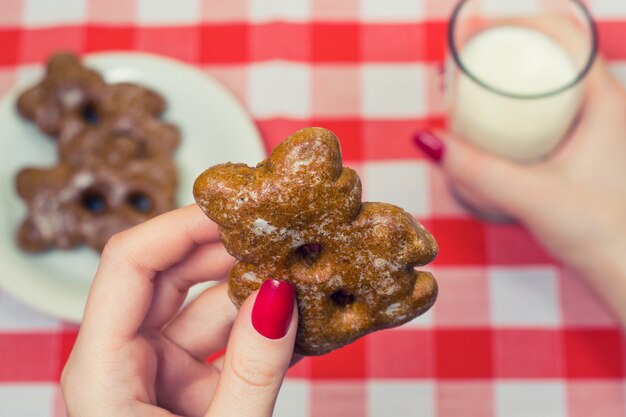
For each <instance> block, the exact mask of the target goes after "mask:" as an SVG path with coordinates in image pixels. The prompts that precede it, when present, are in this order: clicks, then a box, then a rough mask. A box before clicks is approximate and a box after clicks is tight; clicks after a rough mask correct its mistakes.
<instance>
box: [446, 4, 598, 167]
mask: <svg viewBox="0 0 626 417" xmlns="http://www.w3.org/2000/svg"><path fill="white" fill-rule="evenodd" d="M448 35H449V48H450V57H449V60H448V61H449V62H448V65H447V71H446V75H447V82H446V84H447V86H448V88H447V99H448V104H449V121H450V127H451V129H452V131H454V132H455V133H456V134H457V135H458V136H460V137H462V138H464V139H466V140H468V141H470V142H471V143H473V144H474V145H476V146H478V147H480V148H482V149H484V150H487V151H489V152H492V153H495V154H498V155H500V156H503V157H507V158H511V159H515V160H519V161H532V160H537V159H540V158H543V157H546V156H547V155H549V154H550V153H551V152H552V151H553V150H554V149H555V148H556V147H557V146H558V145H559V143H561V142H562V140H563V139H564V138H565V137H566V135H567V133H568V130H569V129H570V127H571V126H572V124H573V123H574V121H575V119H576V116H577V115H578V112H579V110H580V108H581V105H582V103H583V100H584V79H585V76H586V75H587V73H588V72H589V70H590V68H591V66H592V64H593V61H594V59H595V56H596V49H597V32H596V28H595V24H594V22H593V19H592V17H591V15H590V14H589V12H588V10H587V8H586V7H585V6H584V5H583V4H582V3H581V2H580V1H579V0H461V1H460V2H459V3H458V4H457V6H456V8H455V9H454V12H453V14H452V17H451V21H450V26H449V34H448Z"/></svg>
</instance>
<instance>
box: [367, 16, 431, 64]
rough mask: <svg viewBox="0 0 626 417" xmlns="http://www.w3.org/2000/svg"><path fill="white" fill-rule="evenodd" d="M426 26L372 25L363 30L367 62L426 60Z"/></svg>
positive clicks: (402, 24)
mask: <svg viewBox="0 0 626 417" xmlns="http://www.w3.org/2000/svg"><path fill="white" fill-rule="evenodd" d="M424 38H426V26H424V25H423V24H406V23H396V24H370V25H363V27H362V30H361V39H362V51H363V52H362V53H363V60H365V61H374V62H376V61H379V62H393V61H399V62H402V61H424V60H426V58H427V56H426V48H427V46H426V43H425V42H423V40H424Z"/></svg>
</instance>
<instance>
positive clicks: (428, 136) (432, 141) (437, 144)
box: [413, 130, 446, 162]
mask: <svg viewBox="0 0 626 417" xmlns="http://www.w3.org/2000/svg"><path fill="white" fill-rule="evenodd" d="M413 140H414V141H415V144H416V145H417V146H418V147H419V148H420V149H421V150H422V152H424V153H425V154H426V155H428V157H429V158H430V159H432V160H433V161H435V162H441V160H442V159H443V154H444V153H445V150H446V146H445V145H444V143H443V141H442V140H441V139H439V138H438V137H437V136H435V135H433V134H432V133H430V132H428V131H427V130H421V131H419V132H417V133H416V134H415V136H414V138H413Z"/></svg>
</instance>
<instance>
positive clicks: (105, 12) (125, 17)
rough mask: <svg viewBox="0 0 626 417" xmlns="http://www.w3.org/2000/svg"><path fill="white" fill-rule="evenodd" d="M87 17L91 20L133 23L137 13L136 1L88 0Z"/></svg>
mask: <svg viewBox="0 0 626 417" xmlns="http://www.w3.org/2000/svg"><path fill="white" fill-rule="evenodd" d="M86 1H87V17H88V19H89V21H90V22H98V23H116V24H120V23H125V24H128V23H131V22H132V21H133V19H134V18H135V16H136V13H137V4H136V2H135V1H128V0H107V1H100V0H86Z"/></svg>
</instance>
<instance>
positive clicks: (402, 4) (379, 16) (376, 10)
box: [361, 0, 425, 22]
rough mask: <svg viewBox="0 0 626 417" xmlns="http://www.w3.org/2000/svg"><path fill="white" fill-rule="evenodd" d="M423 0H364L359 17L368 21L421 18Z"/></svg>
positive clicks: (423, 12)
mask: <svg viewBox="0 0 626 417" xmlns="http://www.w3.org/2000/svg"><path fill="white" fill-rule="evenodd" d="M424 4H425V0H384V1H381V0H364V1H363V3H362V6H361V7H362V9H361V18H362V19H363V20H365V21H369V22H400V21H404V22H406V21H411V22H415V21H416V20H423V19H424V16H425V7H424Z"/></svg>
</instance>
